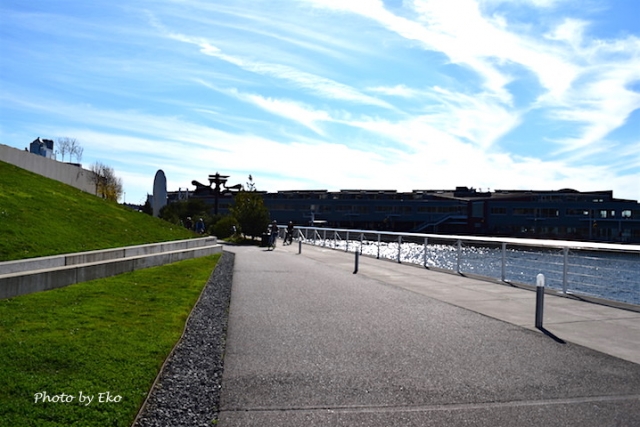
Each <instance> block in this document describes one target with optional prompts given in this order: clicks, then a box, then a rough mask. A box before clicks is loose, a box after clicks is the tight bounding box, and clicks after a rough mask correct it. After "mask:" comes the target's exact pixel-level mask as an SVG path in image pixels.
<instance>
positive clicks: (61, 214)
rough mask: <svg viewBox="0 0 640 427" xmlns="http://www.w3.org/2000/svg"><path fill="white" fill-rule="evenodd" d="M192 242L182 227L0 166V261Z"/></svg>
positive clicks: (22, 170) (7, 166) (26, 172)
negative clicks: (171, 241)
mask: <svg viewBox="0 0 640 427" xmlns="http://www.w3.org/2000/svg"><path fill="white" fill-rule="evenodd" d="M191 237H194V234H193V233H191V232H190V231H188V230H186V229H184V228H182V227H177V226H175V225H173V224H170V223H168V222H166V221H163V220H160V219H158V218H153V217H151V216H149V215H146V214H143V213H141V212H134V211H132V210H130V209H127V208H125V207H123V206H121V205H118V204H117V203H113V202H108V201H106V200H103V199H101V198H99V197H96V196H94V195H92V194H88V193H85V192H83V191H80V190H78V189H76V188H74V187H71V186H68V185H66V184H62V183H60V182H58V181H54V180H51V179H48V178H44V177H42V176H40V175H37V174H34V173H31V172H28V171H26V170H24V169H21V168H18V167H16V166H13V165H10V164H8V163H5V162H2V161H0V261H8V260H14V259H22V258H32V257H39V256H47V255H56V254H61V253H70V252H82V251H88V250H95V249H108V248H114V247H121V246H130V245H139V244H146V243H154V242H161V241H168V240H179V239H188V238H191Z"/></svg>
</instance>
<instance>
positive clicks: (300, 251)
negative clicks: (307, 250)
mask: <svg viewBox="0 0 640 427" xmlns="http://www.w3.org/2000/svg"><path fill="white" fill-rule="evenodd" d="M301 253H302V239H300V240H298V255H299V254H301Z"/></svg>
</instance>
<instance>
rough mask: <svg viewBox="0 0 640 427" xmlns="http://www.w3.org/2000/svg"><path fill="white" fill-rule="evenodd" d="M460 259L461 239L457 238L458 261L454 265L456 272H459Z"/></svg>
mask: <svg viewBox="0 0 640 427" xmlns="http://www.w3.org/2000/svg"><path fill="white" fill-rule="evenodd" d="M461 259H462V240H459V239H458V261H457V266H456V272H457V273H458V274H460V261H461Z"/></svg>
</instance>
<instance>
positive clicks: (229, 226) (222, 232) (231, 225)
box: [212, 215, 240, 239]
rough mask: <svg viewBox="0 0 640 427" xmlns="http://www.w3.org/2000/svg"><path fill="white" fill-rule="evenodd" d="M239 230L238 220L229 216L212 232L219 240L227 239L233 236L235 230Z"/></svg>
mask: <svg viewBox="0 0 640 427" xmlns="http://www.w3.org/2000/svg"><path fill="white" fill-rule="evenodd" d="M239 228H240V224H238V220H237V219H235V218H234V217H233V216H231V215H227V216H225V217H222V218H221V219H220V220H219V221H218V222H216V223H215V224H214V225H213V230H212V231H213V234H214V235H215V236H216V237H218V238H219V239H226V238H227V237H230V236H233V234H234V230H236V232H237V230H238V229H239Z"/></svg>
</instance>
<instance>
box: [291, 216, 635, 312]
mask: <svg viewBox="0 0 640 427" xmlns="http://www.w3.org/2000/svg"><path fill="white" fill-rule="evenodd" d="M296 230H297V231H296V233H295V236H296V237H297V239H299V240H300V241H302V242H304V243H307V244H313V245H319V246H323V247H328V248H332V249H336V250H343V251H347V252H355V251H358V252H359V253H361V254H364V255H368V256H373V257H376V258H385V259H392V260H395V261H397V262H406V263H413V264H420V265H423V266H424V267H425V268H436V269H444V270H449V271H453V272H456V273H459V274H465V273H467V274H474V275H478V276H483V277H489V278H494V279H499V280H502V281H504V282H510V283H524V284H535V282H536V276H537V274H539V273H543V274H544V275H545V277H546V280H547V286H549V287H550V288H553V289H557V290H558V291H561V292H562V293H565V294H569V293H571V294H574V295H583V296H591V297H596V298H602V299H606V300H611V301H618V302H623V303H628V304H634V305H640V245H622V244H606V243H594V242H576V241H567V240H539V239H519V238H502V237H479V236H453V235H439V234H419V233H398V232H386V231H371V230H354V229H336V228H317V227H296Z"/></svg>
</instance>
